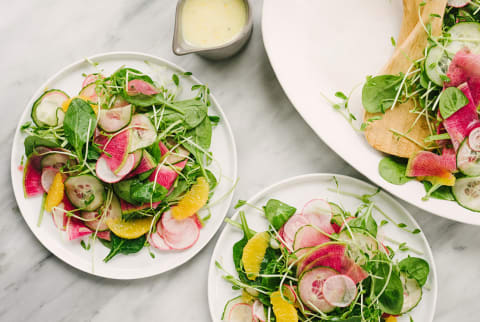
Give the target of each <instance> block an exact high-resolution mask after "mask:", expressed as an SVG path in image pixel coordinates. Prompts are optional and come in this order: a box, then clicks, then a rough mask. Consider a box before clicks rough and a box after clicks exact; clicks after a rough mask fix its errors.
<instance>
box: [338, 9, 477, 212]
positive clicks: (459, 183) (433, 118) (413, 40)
mask: <svg viewBox="0 0 480 322" xmlns="http://www.w3.org/2000/svg"><path fill="white" fill-rule="evenodd" d="M403 4H404V18H403V24H402V29H401V34H400V36H399V37H398V42H396V41H395V39H393V38H392V44H393V45H394V46H395V52H394V54H393V56H392V58H391V59H390V61H389V62H388V63H387V64H386V65H385V67H384V68H383V70H382V71H381V74H380V75H378V76H374V77H372V76H369V77H367V81H366V82H365V84H364V85H363V89H362V105H363V108H364V109H365V117H364V120H363V123H362V125H361V129H360V130H362V131H364V132H365V137H366V139H367V141H368V143H369V144H370V145H372V146H373V147H374V148H375V149H377V150H379V151H381V152H385V153H386V154H389V155H390V156H387V157H385V158H383V159H382V160H381V161H380V164H379V173H380V175H381V176H382V178H383V179H385V180H386V181H388V182H390V183H392V184H396V185H400V184H405V183H407V182H408V181H411V180H418V181H421V182H422V183H423V185H424V187H425V191H426V193H425V195H424V197H423V200H428V199H429V198H437V199H443V200H450V201H456V202H457V203H458V204H459V205H461V206H463V207H465V208H467V209H469V210H472V211H477V212H478V211H480V120H479V116H478V106H479V103H480V2H478V1H477V0H448V1H447V0H438V1H433V0H428V1H423V2H421V1H416V0H404V1H403ZM336 96H337V97H338V98H340V99H341V100H342V101H343V103H340V104H335V107H336V108H337V109H338V110H340V111H341V112H344V115H345V116H346V117H347V118H348V119H349V121H351V122H352V123H353V121H354V120H355V116H353V115H352V114H351V113H349V110H348V101H349V97H348V95H345V94H343V93H341V92H338V93H337V94H336ZM345 111H346V112H347V113H345Z"/></svg>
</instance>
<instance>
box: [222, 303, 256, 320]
mask: <svg viewBox="0 0 480 322" xmlns="http://www.w3.org/2000/svg"><path fill="white" fill-rule="evenodd" d="M253 320H254V318H253V310H252V306H251V305H249V304H246V303H237V304H235V305H234V306H233V307H232V309H231V310H230V312H229V313H228V320H227V321H228V322H247V321H248V322H250V321H253Z"/></svg>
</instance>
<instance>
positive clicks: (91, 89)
mask: <svg viewBox="0 0 480 322" xmlns="http://www.w3.org/2000/svg"><path fill="white" fill-rule="evenodd" d="M96 86H97V85H96V84H95V83H90V84H88V85H87V86H85V87H83V88H82V89H81V90H80V92H79V93H78V95H79V96H83V97H86V98H88V99H89V100H90V101H92V102H96V101H97V100H98V94H97V91H96V90H95V87H96Z"/></svg>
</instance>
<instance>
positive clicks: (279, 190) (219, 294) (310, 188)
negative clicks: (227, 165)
mask: <svg viewBox="0 0 480 322" xmlns="http://www.w3.org/2000/svg"><path fill="white" fill-rule="evenodd" d="M333 176H335V177H336V178H337V180H338V183H339V187H340V189H341V190H343V191H348V192H354V193H356V194H367V193H368V194H370V193H373V192H375V191H376V187H374V186H372V185H370V184H368V183H365V182H363V181H361V180H358V179H354V178H351V177H347V176H342V175H332V174H308V175H303V176H298V177H293V178H290V179H286V180H284V181H281V182H279V183H276V184H274V185H271V186H270V187H268V188H266V189H264V190H263V191H261V192H259V193H258V194H256V195H255V196H253V197H252V198H251V199H250V200H249V201H248V203H250V204H253V205H255V206H257V207H261V206H263V205H265V204H266V202H267V201H268V200H269V199H270V198H275V199H278V200H281V201H283V202H286V203H287V204H289V205H292V206H294V207H296V208H297V209H301V208H302V207H303V205H304V204H305V203H306V202H307V201H309V200H311V199H314V198H322V199H326V200H328V201H332V202H336V203H339V204H342V205H343V206H344V208H345V209H346V210H355V209H357V207H358V205H359V204H360V203H361V202H360V201H358V200H357V199H355V198H352V197H347V196H344V195H339V194H337V193H336V192H331V191H329V190H328V189H329V188H333V189H335V188H336V185H335V182H334V179H333ZM372 200H373V201H374V202H375V204H376V205H378V206H379V207H380V208H381V209H382V210H383V211H385V212H386V213H387V214H388V215H389V216H391V218H392V219H393V220H395V221H396V222H397V223H400V222H403V223H405V224H407V225H408V227H409V228H410V229H415V228H419V226H418V224H417V223H416V221H415V219H413V217H412V216H411V215H410V214H409V213H408V212H407V211H406V210H405V208H403V207H402V206H401V205H400V204H399V203H398V202H397V201H395V200H394V199H393V198H392V197H390V196H389V195H388V194H386V193H385V192H383V191H382V192H380V193H379V194H378V195H376V196H375V197H373V199H372ZM242 210H244V211H245V212H246V218H247V222H248V225H249V227H251V228H252V229H253V230H256V231H263V230H266V229H268V221H267V220H266V219H265V217H264V216H263V214H261V213H260V212H259V211H257V210H255V209H253V208H251V207H244V208H242ZM374 218H375V219H376V221H377V222H378V223H380V221H381V220H382V219H384V218H382V217H381V215H380V214H378V212H376V211H375V212H374ZM232 219H234V220H238V213H236V214H235V215H234V216H233V217H232ZM380 235H384V236H389V237H390V238H392V239H395V240H397V241H401V242H406V243H407V245H409V246H410V247H412V248H414V249H416V250H419V251H421V252H422V253H423V255H422V256H420V255H418V254H413V253H410V254H411V255H412V256H417V257H418V256H420V257H423V258H424V259H425V260H427V261H428V262H429V264H430V271H431V273H430V276H429V279H428V281H427V284H426V285H427V286H428V288H429V290H427V289H426V288H424V292H423V298H422V301H421V302H420V304H419V305H418V307H416V308H415V309H414V310H413V311H412V312H411V316H412V318H413V320H414V321H422V322H431V321H433V316H434V313H435V305H436V302H437V289H438V288H437V273H436V269H435V263H434V260H433V255H432V251H431V250H430V246H429V245H428V242H427V239H426V238H425V235H424V234H423V232H422V233H420V234H416V235H414V234H411V233H409V232H405V231H403V230H400V229H399V228H397V227H396V226H394V225H393V224H387V225H385V226H383V227H381V228H380V229H379V236H380ZM242 237H243V233H242V232H241V231H240V230H239V229H237V228H235V227H232V226H230V225H228V226H227V227H226V228H225V229H224V230H223V232H222V233H221V235H220V237H219V238H218V241H217V245H216V246H215V250H214V251H213V255H212V259H211V262H210V269H209V273H208V303H209V307H210V314H211V317H212V319H213V320H214V321H219V320H220V318H221V316H222V312H223V309H224V306H225V303H226V302H227V301H228V300H229V299H232V298H234V297H235V296H238V295H239V291H234V290H232V284H230V283H229V282H227V281H225V280H224V279H223V278H222V272H221V271H220V270H219V269H217V267H216V266H215V261H217V260H218V261H219V262H220V263H222V266H223V267H224V268H225V269H226V270H227V271H228V272H230V273H232V274H233V275H234V276H236V273H235V266H234V264H233V259H232V247H233V245H234V244H235V243H236V242H237V241H239V240H240V239H241V238H242ZM385 244H386V245H390V246H391V247H392V248H393V249H394V250H397V249H398V247H397V246H395V245H393V244H391V243H389V242H385ZM396 254H397V256H398V258H402V257H406V256H407V255H408V254H409V253H405V252H400V251H397V253H396ZM398 321H399V322H407V321H409V318H408V315H407V316H406V317H403V318H401V319H399V320H398Z"/></svg>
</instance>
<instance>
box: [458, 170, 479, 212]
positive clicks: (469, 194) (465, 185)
mask: <svg viewBox="0 0 480 322" xmlns="http://www.w3.org/2000/svg"><path fill="white" fill-rule="evenodd" d="M452 192H453V196H454V197H455V200H456V201H457V202H458V204H459V205H460V206H462V207H464V208H467V209H469V210H471V211H476V212H480V177H465V178H460V179H457V180H456V182H455V185H454V186H453V188H452Z"/></svg>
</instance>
